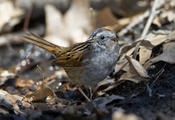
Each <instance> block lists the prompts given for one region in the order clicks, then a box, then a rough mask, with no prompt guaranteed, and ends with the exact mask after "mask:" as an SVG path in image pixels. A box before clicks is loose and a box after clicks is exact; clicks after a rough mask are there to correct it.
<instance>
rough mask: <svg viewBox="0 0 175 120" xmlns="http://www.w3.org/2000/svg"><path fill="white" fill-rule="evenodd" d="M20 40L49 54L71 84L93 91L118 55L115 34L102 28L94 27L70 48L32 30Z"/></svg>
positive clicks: (106, 74)
mask: <svg viewBox="0 0 175 120" xmlns="http://www.w3.org/2000/svg"><path fill="white" fill-rule="evenodd" d="M22 39H23V40H24V41H27V42H29V43H32V44H34V45H36V46H39V47H41V48H43V49H45V50H47V51H48V52H50V53H52V54H53V55H54V56H55V60H54V61H53V64H55V65H58V66H61V67H63V68H64V70H65V72H66V73H67V75H68V77H69V78H70V79H71V81H72V83H73V84H75V85H77V86H82V85H84V86H87V87H90V88H92V90H93V89H95V88H96V86H97V84H98V83H99V82H100V81H102V80H104V79H105V78H106V77H107V76H108V75H109V74H110V73H111V72H112V71H113V70H114V68H115V65H116V63H117V59H118V57H119V50H120V47H119V44H118V37H117V35H116V34H115V32H113V31H112V30H110V29H108V28H104V27H103V28H97V29H96V30H95V31H94V32H92V34H91V35H90V37H89V38H88V39H87V40H86V41H85V42H81V43H76V44H73V45H71V46H70V47H62V46H59V45H55V44H53V43H51V42H49V41H47V40H45V39H43V38H41V37H40V36H38V35H35V34H33V33H29V34H27V35H26V36H24V37H23V38H22ZM80 92H82V91H80Z"/></svg>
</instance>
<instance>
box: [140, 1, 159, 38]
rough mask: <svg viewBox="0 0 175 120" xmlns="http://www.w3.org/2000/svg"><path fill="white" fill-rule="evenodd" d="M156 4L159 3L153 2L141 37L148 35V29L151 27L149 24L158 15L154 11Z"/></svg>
mask: <svg viewBox="0 0 175 120" xmlns="http://www.w3.org/2000/svg"><path fill="white" fill-rule="evenodd" d="M158 2H159V0H154V3H153V6H152V9H151V13H150V16H149V18H148V20H147V23H146V25H145V28H144V30H143V32H142V35H141V37H144V36H145V35H146V34H147V33H148V30H149V28H150V26H151V23H152V21H153V19H154V17H155V15H156V14H158V13H159V12H158V11H156V9H157V8H158Z"/></svg>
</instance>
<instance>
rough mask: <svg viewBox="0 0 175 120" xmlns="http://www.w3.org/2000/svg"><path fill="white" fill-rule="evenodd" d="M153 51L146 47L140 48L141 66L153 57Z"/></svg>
mask: <svg viewBox="0 0 175 120" xmlns="http://www.w3.org/2000/svg"><path fill="white" fill-rule="evenodd" d="M151 53H152V50H150V49H147V48H146V47H140V50H139V62H140V64H142V65H143V64H144V63H145V62H146V61H147V60H149V59H150V57H151Z"/></svg>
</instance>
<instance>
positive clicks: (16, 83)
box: [15, 79, 34, 87]
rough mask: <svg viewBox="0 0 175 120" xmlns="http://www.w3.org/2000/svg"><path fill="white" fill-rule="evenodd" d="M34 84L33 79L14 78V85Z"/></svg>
mask: <svg viewBox="0 0 175 120" xmlns="http://www.w3.org/2000/svg"><path fill="white" fill-rule="evenodd" d="M33 85H34V81H33V80H21V79H17V80H15V86H16V87H30V86H33Z"/></svg>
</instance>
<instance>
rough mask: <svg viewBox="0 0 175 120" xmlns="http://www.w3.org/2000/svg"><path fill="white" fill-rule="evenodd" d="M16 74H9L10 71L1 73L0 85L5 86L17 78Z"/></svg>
mask: <svg viewBox="0 0 175 120" xmlns="http://www.w3.org/2000/svg"><path fill="white" fill-rule="evenodd" d="M15 77H16V74H14V73H12V72H9V71H8V70H1V71H0V85H3V84H4V83H5V82H6V81H7V80H9V79H10V78H15Z"/></svg>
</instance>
